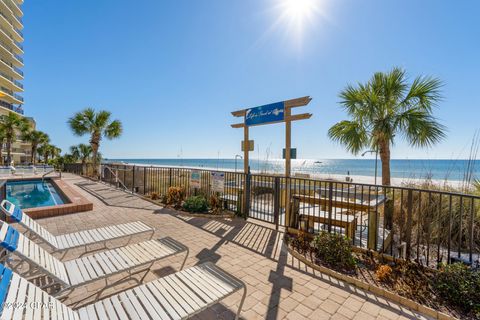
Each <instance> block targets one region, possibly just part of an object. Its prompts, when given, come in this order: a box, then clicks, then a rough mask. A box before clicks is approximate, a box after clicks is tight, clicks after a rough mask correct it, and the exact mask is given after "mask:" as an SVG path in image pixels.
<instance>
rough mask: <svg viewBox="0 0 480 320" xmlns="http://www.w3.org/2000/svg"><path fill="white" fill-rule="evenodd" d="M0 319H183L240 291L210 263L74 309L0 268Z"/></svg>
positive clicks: (240, 285) (239, 284) (240, 286)
mask: <svg viewBox="0 0 480 320" xmlns="http://www.w3.org/2000/svg"><path fill="white" fill-rule="evenodd" d="M0 278H1V280H0V302H1V304H0V319H42V318H43V319H59V320H60V319H68V320H83V319H85V320H93V319H185V318H189V317H191V316H193V315H195V314H197V313H199V312H201V311H202V310H204V309H206V308H208V307H209V306H211V305H214V304H216V303H218V302H220V301H221V300H223V299H224V298H226V297H228V296H230V295H232V294H233V293H235V292H237V291H239V290H241V289H243V296H242V300H241V301H240V306H239V307H238V311H237V314H236V318H235V319H238V317H239V314H240V311H241V310H242V306H243V302H244V300H245V296H246V287H245V284H244V283H242V282H241V281H240V280H238V279H236V278H234V277H233V276H231V275H229V274H228V273H226V272H225V271H223V270H222V269H220V268H219V267H217V266H215V265H214V264H213V263H211V262H207V263H204V264H200V265H197V266H194V267H192V268H188V269H185V270H183V271H179V272H177V273H174V274H171V275H169V276H166V277H163V278H160V279H157V280H154V281H151V282H148V283H146V284H142V285H140V286H138V287H135V288H132V289H129V290H127V291H123V292H121V293H117V294H115V295H113V296H110V297H108V298H105V299H102V300H99V301H96V302H95V303H92V304H89V305H87V306H84V307H81V308H80V309H76V310H74V309H73V308H71V307H69V306H67V305H65V304H63V303H62V302H60V301H59V300H58V299H56V298H54V297H53V296H51V295H49V294H48V293H46V292H45V291H43V290H42V289H41V288H39V287H37V286H35V285H34V284H32V283H30V282H28V281H27V280H26V279H24V278H22V277H21V276H20V275H18V274H17V273H15V272H12V270H10V269H9V268H6V267H5V266H3V265H1V264H0Z"/></svg>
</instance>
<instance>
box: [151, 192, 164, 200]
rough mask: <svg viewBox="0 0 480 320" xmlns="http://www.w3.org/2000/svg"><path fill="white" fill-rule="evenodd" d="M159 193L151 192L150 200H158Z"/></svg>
mask: <svg viewBox="0 0 480 320" xmlns="http://www.w3.org/2000/svg"><path fill="white" fill-rule="evenodd" d="M160 198H161V197H160V194H159V193H158V192H152V193H150V199H152V200H160Z"/></svg>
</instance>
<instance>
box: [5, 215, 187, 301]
mask: <svg viewBox="0 0 480 320" xmlns="http://www.w3.org/2000/svg"><path fill="white" fill-rule="evenodd" d="M0 247H2V248H3V251H4V252H5V253H6V255H3V252H2V253H1V254H0V257H2V259H3V260H5V261H7V263H8V265H9V266H10V267H12V269H13V270H14V271H17V270H19V269H20V268H21V267H24V266H25V264H24V263H26V264H28V266H29V268H28V270H26V271H25V272H24V274H25V276H26V277H28V278H30V279H36V278H39V277H42V276H47V277H48V279H49V280H51V281H47V284H46V285H45V286H44V288H47V287H52V286H59V287H60V291H59V292H58V293H57V295H60V294H62V293H64V292H65V290H70V289H73V288H75V287H78V286H82V285H85V284H87V283H89V282H93V281H96V280H100V279H106V278H107V277H110V276H112V275H115V274H118V273H120V272H124V271H127V272H129V273H130V275H131V274H132V271H133V270H134V269H137V268H139V267H145V266H148V267H146V268H143V269H141V270H140V271H138V270H137V271H136V272H135V273H138V272H142V271H145V270H149V269H150V267H151V266H152V265H153V263H155V262H156V261H158V260H160V259H164V258H167V257H170V256H172V255H176V254H178V253H181V252H186V256H185V259H184V261H183V264H182V266H181V268H183V265H184V264H185V261H186V259H187V256H188V248H187V247H185V246H184V245H182V244H180V243H178V242H177V241H175V240H173V239H172V238H163V239H158V240H149V241H145V242H141V243H137V244H132V245H128V246H125V247H120V248H116V249H112V250H108V251H103V252H99V253H96V254H92V255H88V256H84V257H81V258H77V259H73V260H69V261H66V262H62V261H60V260H58V259H57V258H55V257H54V256H53V255H51V254H50V253H48V252H47V251H46V250H44V249H42V248H41V247H40V246H38V245H37V244H35V243H34V242H33V241H30V240H29V239H28V238H26V237H24V236H23V235H22V234H20V233H19V232H18V231H17V230H16V229H15V228H13V227H12V226H10V225H8V224H7V223H5V222H4V223H3V225H2V227H1V229H0ZM22 270H23V269H22Z"/></svg>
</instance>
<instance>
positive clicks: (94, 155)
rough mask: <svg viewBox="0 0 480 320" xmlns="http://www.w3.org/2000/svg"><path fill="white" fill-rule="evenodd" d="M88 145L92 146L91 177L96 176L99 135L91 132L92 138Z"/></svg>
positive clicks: (97, 175) (97, 174)
mask: <svg viewBox="0 0 480 320" xmlns="http://www.w3.org/2000/svg"><path fill="white" fill-rule="evenodd" d="M90 145H91V146H92V158H93V159H92V164H93V177H94V178H98V177H99V172H98V148H99V146H100V135H97V134H92V138H91V139H90Z"/></svg>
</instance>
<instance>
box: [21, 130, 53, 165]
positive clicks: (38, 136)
mask: <svg viewBox="0 0 480 320" xmlns="http://www.w3.org/2000/svg"><path fill="white" fill-rule="evenodd" d="M22 139H23V140H24V141H27V142H30V145H31V150H32V155H31V158H30V162H31V163H32V164H33V165H35V164H36V160H37V149H38V146H40V145H42V144H44V143H48V142H49V141H50V138H49V137H48V134H46V133H45V132H42V131H38V130H29V131H27V132H25V133H24V134H23V138H22Z"/></svg>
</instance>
